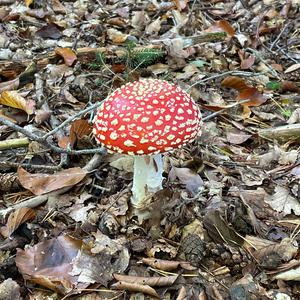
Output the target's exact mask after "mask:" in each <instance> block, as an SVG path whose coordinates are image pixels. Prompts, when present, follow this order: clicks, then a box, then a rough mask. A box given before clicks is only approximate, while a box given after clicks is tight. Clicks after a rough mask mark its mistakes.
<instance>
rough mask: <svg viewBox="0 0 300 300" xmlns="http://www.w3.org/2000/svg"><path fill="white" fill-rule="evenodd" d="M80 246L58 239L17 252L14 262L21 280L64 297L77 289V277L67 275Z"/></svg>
mask: <svg viewBox="0 0 300 300" xmlns="http://www.w3.org/2000/svg"><path fill="white" fill-rule="evenodd" d="M81 247H82V241H81V240H77V239H74V238H72V237H70V236H67V235H65V236H59V237H57V238H53V239H50V240H47V241H43V242H41V243H38V244H36V245H34V246H32V247H29V248H26V250H21V249H17V255H16V258H15V262H16V265H17V267H18V269H19V272H20V273H21V274H22V275H23V277H24V279H26V280H31V281H33V282H35V283H37V284H40V285H42V286H45V287H47V288H49V289H51V290H54V291H56V292H59V293H62V294H66V293H68V292H70V291H72V290H73V289H74V288H75V287H76V286H78V282H77V277H76V276H72V275H70V274H69V273H70V272H71V270H72V261H73V259H74V258H75V257H76V256H77V254H78V252H79V251H80V249H81ZM87 286H88V284H85V285H82V287H87Z"/></svg>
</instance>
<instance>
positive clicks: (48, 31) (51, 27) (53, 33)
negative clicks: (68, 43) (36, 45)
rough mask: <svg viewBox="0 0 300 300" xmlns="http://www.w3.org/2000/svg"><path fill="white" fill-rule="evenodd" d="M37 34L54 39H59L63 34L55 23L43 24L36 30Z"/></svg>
mask: <svg viewBox="0 0 300 300" xmlns="http://www.w3.org/2000/svg"><path fill="white" fill-rule="evenodd" d="M36 34H37V35H38V36H39V37H41V38H43V39H54V40H57V39H59V38H60V37H61V36H62V34H61V32H60V30H59V29H58V27H57V26H56V25H55V24H53V23H50V24H47V25H45V26H43V27H42V28H41V29H39V30H37V31H36Z"/></svg>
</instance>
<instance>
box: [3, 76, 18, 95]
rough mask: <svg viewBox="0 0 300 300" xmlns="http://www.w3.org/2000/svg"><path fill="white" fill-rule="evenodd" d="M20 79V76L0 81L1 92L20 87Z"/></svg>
mask: <svg viewBox="0 0 300 300" xmlns="http://www.w3.org/2000/svg"><path fill="white" fill-rule="evenodd" d="M19 84H20V80H19V77H17V78H15V79H12V80H9V81H4V82H1V83H0V93H2V92H4V91H11V90H16V89H17V88H18V87H19Z"/></svg>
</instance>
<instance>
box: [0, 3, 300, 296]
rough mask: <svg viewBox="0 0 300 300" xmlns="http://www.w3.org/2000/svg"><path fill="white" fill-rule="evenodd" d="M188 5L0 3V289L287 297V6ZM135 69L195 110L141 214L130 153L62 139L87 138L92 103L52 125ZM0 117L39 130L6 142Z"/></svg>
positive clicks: (292, 39) (292, 245) (293, 285)
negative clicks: (185, 140)
mask: <svg viewBox="0 0 300 300" xmlns="http://www.w3.org/2000/svg"><path fill="white" fill-rule="evenodd" d="M200 2H201V3H200ZM200 2H199V1H186V0H184V1H139V2H136V1H133V0H128V1H102V2H101V3H100V2H99V1H96V2H95V1H89V0H87V1H71V2H70V1H64V0H55V1H51V2H47V1H37V0H30V1H19V2H15V1H5V4H4V6H1V7H0V19H1V21H2V23H3V24H4V25H3V26H5V28H4V30H3V31H0V75H1V76H0V92H1V95H0V144H1V149H3V150H1V152H0V158H1V159H0V178H1V181H2V182H1V187H2V186H3V191H1V193H0V194H1V199H0V205H1V207H0V209H1V230H0V233H1V238H0V245H1V252H0V274H1V275H0V282H1V283H0V296H1V297H2V295H3V297H7V298H4V299H12V298H14V299H19V298H20V299H21V297H23V298H29V299H48V297H51V299H63V298H64V297H69V298H71V299H135V298H137V297H139V298H141V297H142V298H141V299H153V297H156V298H160V299H177V300H179V299H196V298H197V299H228V298H229V297H231V298H232V299H239V298H238V297H239V295H241V293H242V294H243V295H244V299H248V298H251V297H254V298H256V299H262V298H263V299H298V298H299V296H300V292H299V288H298V285H299V265H300V262H299V247H298V245H299V242H300V238H299V236H300V234H299V225H300V224H299V214H300V206H299V199H300V196H299V195H300V187H299V176H300V175H299V174H300V171H299V164H300V161H299V159H300V157H299V136H300V134H299V133H300V127H299V110H300V106H299V100H300V98H299V89H300V86H299V66H300V64H299V59H300V52H299V40H300V36H299V30H298V28H299V18H297V16H298V15H299V9H300V8H299V4H298V3H297V1H278V3H276V6H275V7H274V6H273V5H272V1H267V0H266V1H248V2H247V1H210V2H209V1H200ZM142 77H143V78H144V77H147V78H160V79H165V80H168V81H171V82H174V83H177V84H179V85H180V86H181V87H182V88H184V89H186V90H187V91H188V92H189V93H191V95H192V97H193V98H194V99H195V101H196V102H197V105H199V106H200V108H201V110H202V113H203V117H204V118H205V122H204V123H205V124H204V127H203V134H202V136H201V137H200V138H199V139H197V140H196V141H194V142H193V143H192V144H190V145H186V146H185V147H183V148H182V149H178V150H176V151H174V152H171V153H168V154H167V155H165V165H164V178H165V181H164V190H162V191H161V192H160V193H157V194H155V195H154V196H153V199H152V203H151V205H150V206H149V208H148V210H147V211H146V212H145V213H144V214H145V217H144V221H141V220H137V219H136V217H135V216H134V210H133V208H132V207H131V205H130V197H131V194H130V184H131V182H132V176H133V175H132V170H133V160H132V158H130V157H128V156H124V155H117V154H103V152H101V153H102V154H101V155H99V154H96V156H95V157H93V156H92V155H91V154H88V155H81V154H80V155H78V154H66V153H63V152H62V151H61V150H62V149H63V150H66V151H71V150H72V151H78V150H79V151H81V150H83V151H84V150H86V149H88V148H96V147H97V146H96V143H95V141H94V140H93V138H92V135H91V128H92V126H91V120H92V119H93V112H92V111H86V112H85V113H83V114H82V115H78V117H75V118H73V119H71V120H70V121H69V122H66V123H65V125H64V126H61V127H60V124H62V123H63V122H64V121H66V120H68V118H70V117H71V118H72V116H74V115H75V114H77V113H79V112H81V111H83V110H84V109H85V108H87V107H89V106H91V105H93V104H94V103H97V102H99V101H102V100H103V99H105V98H106V96H107V95H108V94H110V93H111V92H112V91H113V90H115V89H116V88H117V87H119V86H120V85H122V84H124V83H126V82H128V81H133V80H138V79H139V78H142ZM2 119H5V120H6V121H10V122H12V123H13V124H15V125H17V126H21V127H22V128H23V129H26V130H27V131H28V132H29V133H31V134H35V135H36V136H38V137H39V139H37V140H36V141H35V140H34V141H31V140H30V143H29V145H28V143H27V144H26V146H24V145H21V146H19V147H16V148H13V147H12V146H11V145H12V141H16V140H17V141H18V140H21V139H24V137H26V134H25V133H24V132H22V131H20V130H17V129H16V128H17V127H13V126H12V125H11V124H10V123H9V124H10V125H6V124H7V123H4V122H5V121H3V122H2V121H1V120H2ZM53 130H54V133H53V134H52V135H50V136H47V134H48V133H49V132H51V131H52V132H53ZM45 136H46V138H45V139H44V140H43V142H41V137H45ZM28 138H29V139H31V137H30V136H28ZM50 146H56V147H60V148H59V149H60V152H57V151H55V149H56V148H53V147H50ZM56 150H57V149H56ZM72 153H74V152H72ZM97 155H98V156H97ZM95 158H97V163H96V164H95V166H96V167H94V165H93V163H94V159H95ZM86 166H89V168H88V169H86ZM87 170H88V171H87ZM13 182H15V183H17V182H18V184H15V185H13V184H12V183H13ZM19 183H20V184H19ZM12 186H14V188H13V189H12V188H10V187H12ZM27 201H29V202H27ZM45 202H47V204H44V203H45ZM14 208H16V209H14ZM7 209H8V210H7ZM10 209H11V210H10ZM6 212H9V213H6ZM142 219H143V218H142ZM139 221H140V222H139ZM3 249H4V250H3ZM245 274H247V275H245ZM41 288H43V290H42V289H41ZM9 297H10V298H9Z"/></svg>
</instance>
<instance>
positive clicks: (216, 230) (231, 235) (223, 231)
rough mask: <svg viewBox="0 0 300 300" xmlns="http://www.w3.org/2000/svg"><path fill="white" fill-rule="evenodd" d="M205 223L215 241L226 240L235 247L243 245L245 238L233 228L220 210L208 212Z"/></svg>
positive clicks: (221, 241) (222, 241)
mask: <svg viewBox="0 0 300 300" xmlns="http://www.w3.org/2000/svg"><path fill="white" fill-rule="evenodd" d="M203 225H204V227H205V228H206V229H207V232H208V234H209V235H210V237H211V238H212V239H213V240H214V241H215V242H218V243H224V242H225V243H227V244H229V245H230V246H234V247H237V246H241V245H243V239H242V238H241V237H240V236H239V235H238V234H237V233H236V232H235V230H234V229H233V228H231V227H229V225H228V223H227V222H226V221H225V220H224V219H223V218H222V217H221V216H220V212H219V211H217V210H211V211H209V212H208V213H206V215H205V217H204V220H203Z"/></svg>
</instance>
